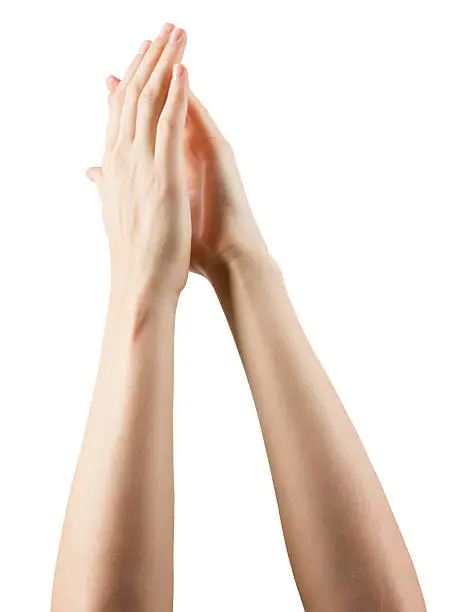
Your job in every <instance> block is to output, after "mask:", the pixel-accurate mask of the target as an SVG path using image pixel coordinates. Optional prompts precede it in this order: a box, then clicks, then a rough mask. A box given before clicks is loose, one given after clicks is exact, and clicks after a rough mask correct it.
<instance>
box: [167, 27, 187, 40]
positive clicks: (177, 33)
mask: <svg viewBox="0 0 449 612" xmlns="http://www.w3.org/2000/svg"><path fill="white" fill-rule="evenodd" d="M184 34H185V32H184V30H183V29H182V28H175V29H174V30H173V32H172V33H171V34H170V42H171V43H176V42H178V41H179V40H181V38H182V37H183V36H184Z"/></svg>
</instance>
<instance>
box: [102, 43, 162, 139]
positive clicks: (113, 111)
mask: <svg viewBox="0 0 449 612" xmlns="http://www.w3.org/2000/svg"><path fill="white" fill-rule="evenodd" d="M150 47H151V41H149V40H145V41H144V42H143V43H142V45H141V47H140V50H139V53H138V54H137V55H136V56H135V57H134V59H133V61H132V62H131V64H130V65H129V68H128V70H127V71H126V73H125V76H124V77H123V80H122V81H121V82H120V83H119V85H118V86H117V87H115V89H114V90H113V91H112V92H111V95H110V96H109V122H108V130H107V138H106V144H107V146H109V147H110V148H112V147H113V146H114V145H115V143H116V141H117V135H118V132H119V128H120V118H121V114H122V107H123V100H124V93H125V89H126V86H127V84H128V83H129V81H130V80H131V79H132V78H133V76H134V75H135V73H136V70H137V69H138V67H139V65H140V64H141V63H142V61H143V59H144V57H145V54H146V52H147V51H148V49H149V48H150Z"/></svg>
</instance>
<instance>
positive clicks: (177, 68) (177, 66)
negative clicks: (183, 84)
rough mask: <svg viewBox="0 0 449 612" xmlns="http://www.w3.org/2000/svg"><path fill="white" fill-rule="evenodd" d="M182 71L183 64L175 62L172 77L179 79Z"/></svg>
mask: <svg viewBox="0 0 449 612" xmlns="http://www.w3.org/2000/svg"><path fill="white" fill-rule="evenodd" d="M183 72H184V66H183V65H182V64H175V65H174V66H173V78H174V79H175V80H177V79H180V78H181V77H182V73H183Z"/></svg>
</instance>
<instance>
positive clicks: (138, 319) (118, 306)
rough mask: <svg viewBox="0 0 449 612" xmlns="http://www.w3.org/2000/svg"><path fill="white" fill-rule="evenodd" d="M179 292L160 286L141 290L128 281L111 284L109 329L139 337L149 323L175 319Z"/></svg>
mask: <svg viewBox="0 0 449 612" xmlns="http://www.w3.org/2000/svg"><path fill="white" fill-rule="evenodd" d="M178 299H179V293H177V292H176V291H174V290H171V289H169V288H166V287H164V286H162V285H159V284H154V285H150V286H147V287H145V289H144V290H143V289H141V288H138V287H136V286H135V285H133V284H132V283H128V282H118V281H117V279H114V281H113V282H112V283H111V291H110V295H109V306H108V319H107V322H108V327H114V328H120V329H122V330H123V332H124V333H126V335H130V336H131V337H132V338H136V337H137V335H138V334H139V333H140V331H141V330H142V329H143V328H144V327H145V324H146V323H148V322H149V321H154V320H158V319H160V318H161V317H164V318H167V317H168V318H170V319H171V318H174V317H175V314H176V308H177V305H178Z"/></svg>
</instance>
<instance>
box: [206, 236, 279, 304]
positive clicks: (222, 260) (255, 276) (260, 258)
mask: <svg viewBox="0 0 449 612" xmlns="http://www.w3.org/2000/svg"><path fill="white" fill-rule="evenodd" d="M267 275H274V276H276V277H279V278H282V273H281V270H280V268H279V266H278V264H277V263H276V261H275V260H274V259H273V257H272V256H271V254H270V253H269V251H268V249H267V248H266V246H265V245H264V244H263V245H260V246H257V247H255V248H249V247H243V246H235V247H233V248H232V249H228V250H227V251H226V253H223V254H222V255H220V256H219V257H217V258H215V260H214V262H213V264H212V265H211V266H210V269H209V270H208V273H207V278H208V279H209V281H210V282H211V284H212V286H213V287H214V289H215V291H216V292H217V293H220V294H223V292H225V293H226V292H228V291H229V284H230V280H231V279H232V278H233V277H239V278H241V279H242V280H243V282H244V283H245V284H246V285H248V284H250V283H253V282H257V281H259V280H261V279H264V278H265V277H266V276H267Z"/></svg>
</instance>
